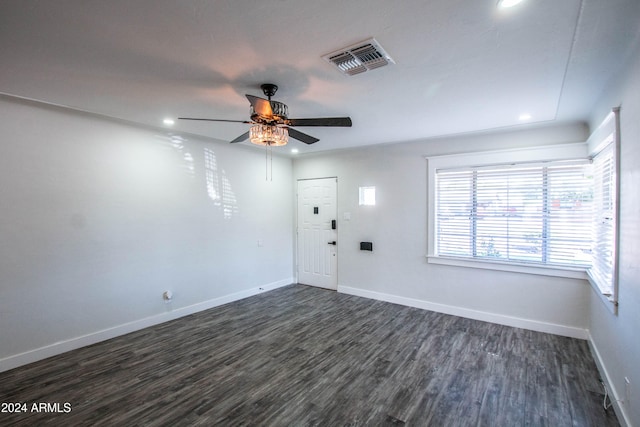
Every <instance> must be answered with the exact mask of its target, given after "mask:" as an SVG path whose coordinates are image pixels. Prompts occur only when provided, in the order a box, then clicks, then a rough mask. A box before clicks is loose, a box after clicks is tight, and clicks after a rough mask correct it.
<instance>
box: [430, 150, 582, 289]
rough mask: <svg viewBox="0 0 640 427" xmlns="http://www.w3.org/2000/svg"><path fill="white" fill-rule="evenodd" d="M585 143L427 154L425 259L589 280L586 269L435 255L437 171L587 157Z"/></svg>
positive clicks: (456, 264)
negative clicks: (437, 154)
mask: <svg viewBox="0 0 640 427" xmlns="http://www.w3.org/2000/svg"><path fill="white" fill-rule="evenodd" d="M587 157H588V145H587V143H585V142H581V143H570V144H554V145H549V146H539V147H529V148H521V149H507V150H492V151H481V152H473V153H462V154H449V155H440V156H428V157H426V160H427V171H428V172H427V212H428V215H427V233H428V236H429V237H428V239H427V262H428V263H432V264H444V265H454V266H461V267H472V268H481V269H491V270H500V271H510V272H518V273H528V274H537V275H544V276H554V277H567V278H575V279H585V280H586V279H588V276H587V273H586V269H585V268H576V267H560V266H549V265H543V264H528V263H526V264H525V263H522V264H520V263H517V262H512V261H509V262H504V261H502V262H501V261H497V260H490V259H473V258H467V257H455V256H443V255H439V254H436V229H435V227H436V219H435V218H436V171H437V170H439V169H452V168H458V167H463V168H466V167H469V168H471V167H483V166H490V165H496V164H507V163H532V162H548V161H563V160H575V159H586V158H587Z"/></svg>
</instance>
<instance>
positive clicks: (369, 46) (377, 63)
mask: <svg viewBox="0 0 640 427" xmlns="http://www.w3.org/2000/svg"><path fill="white" fill-rule="evenodd" d="M323 58H324V59H325V60H326V61H328V62H329V63H331V64H333V65H334V66H336V67H337V68H338V70H340V72H341V73H342V74H346V75H348V76H354V75H356V74H360V73H364V72H365V71H368V70H373V69H376V68H380V67H384V66H385V65H389V64H395V61H394V60H393V59H391V57H390V56H389V54H388V53H387V52H385V50H384V49H383V48H382V46H380V43H378V42H377V41H376V39H369V40H365V41H363V42H360V43H357V44H354V45H353V46H349V47H346V48H344V49H340V50H338V51H336V52H333V53H329V54H327V55H324V56H323Z"/></svg>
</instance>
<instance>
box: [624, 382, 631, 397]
mask: <svg viewBox="0 0 640 427" xmlns="http://www.w3.org/2000/svg"><path fill="white" fill-rule="evenodd" d="M624 401H625V402H626V403H629V402H631V381H630V380H629V377H624Z"/></svg>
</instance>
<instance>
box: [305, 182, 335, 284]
mask: <svg viewBox="0 0 640 427" xmlns="http://www.w3.org/2000/svg"><path fill="white" fill-rule="evenodd" d="M337 187H338V182H337V178H321V179H305V180H300V181H298V282H299V283H303V284H305V285H312V286H318V287H321V288H327V289H338V274H337V268H338V257H337V250H338V246H337V241H338V230H337V229H335V224H336V222H337V213H338V210H337V206H336V196H337Z"/></svg>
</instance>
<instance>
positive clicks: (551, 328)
mask: <svg viewBox="0 0 640 427" xmlns="http://www.w3.org/2000/svg"><path fill="white" fill-rule="evenodd" d="M338 292H342V293H345V294H350V295H355V296H359V297H364V298H370V299H375V300H380V301H386V302H391V303H394V304H400V305H405V306H408V307H415V308H421V309H423V310H430V311H436V312H438V313H444V314H451V315H454V316H460V317H466V318H469V319H474V320H481V321H483V322H491V323H497V324H499V325H506V326H513V327H515V328H522V329H530V330H532V331H538V332H546V333H550V334H555V335H562V336H565V337H571V338H579V339H583V340H586V339H587V338H588V331H587V330H586V329H582V328H576V327H573V326H565V325H558V324H554V323H547V322H541V321H538V320H530V319H522V318H519V317H512V316H505V315H502V314H496V313H489V312H486V311H478V310H471V309H468V308H462V307H455V306H451V305H446V304H439V303H433V302H429V301H423V300H419V299H415V298H407V297H401V296H397V295H391V294H385V293H381V292H375V291H368V290H365V289H359V288H352V287H349V286H341V285H338Z"/></svg>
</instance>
